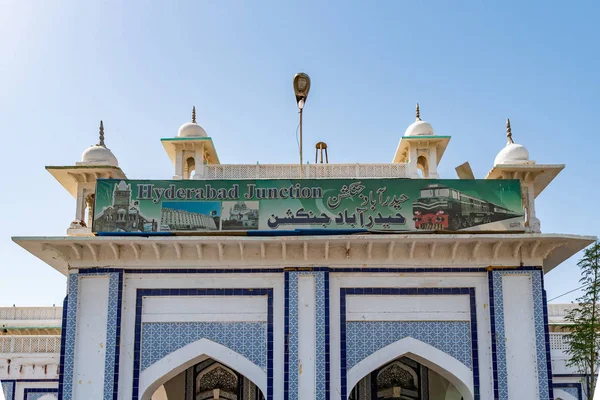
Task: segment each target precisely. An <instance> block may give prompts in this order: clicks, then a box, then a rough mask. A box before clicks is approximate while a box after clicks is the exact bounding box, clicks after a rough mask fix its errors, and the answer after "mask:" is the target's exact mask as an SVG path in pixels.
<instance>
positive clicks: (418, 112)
mask: <svg viewBox="0 0 600 400" xmlns="http://www.w3.org/2000/svg"><path fill="white" fill-rule="evenodd" d="M416 114H417V121H420V120H421V111H420V110H419V103H417V111H416Z"/></svg>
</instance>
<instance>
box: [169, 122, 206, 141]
mask: <svg viewBox="0 0 600 400" xmlns="http://www.w3.org/2000/svg"><path fill="white" fill-rule="evenodd" d="M177 136H179V137H207V136H208V135H207V134H206V131H205V130H204V128H202V127H201V126H200V125H198V124H197V123H195V122H186V123H185V124H183V125H181V127H180V128H179V133H178V134H177Z"/></svg>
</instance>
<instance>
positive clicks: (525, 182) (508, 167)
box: [486, 119, 565, 232]
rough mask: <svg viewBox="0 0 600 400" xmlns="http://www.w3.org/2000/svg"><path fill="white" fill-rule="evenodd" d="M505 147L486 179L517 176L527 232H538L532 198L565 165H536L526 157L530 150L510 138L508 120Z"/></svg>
mask: <svg viewBox="0 0 600 400" xmlns="http://www.w3.org/2000/svg"><path fill="white" fill-rule="evenodd" d="M506 139H507V140H506V146H505V147H504V148H503V149H502V150H500V152H499V153H498V155H497V156H496V158H495V159H494V168H492V170H491V171H490V172H488V174H487V176H486V179H519V180H520V181H521V193H522V197H523V206H524V207H525V211H526V213H527V215H526V218H525V228H526V230H527V231H529V232H540V231H541V224H540V220H539V219H538V218H537V217H536V215H535V198H536V197H537V196H538V195H539V194H540V193H541V192H542V191H543V190H544V189H545V188H546V186H548V184H549V183H550V182H552V180H553V179H554V178H555V177H556V176H557V175H558V174H559V173H560V171H562V169H563V168H564V167H565V166H564V164H556V165H547V164H543V165H542V164H536V162H535V161H533V160H530V159H529V151H527V149H526V148H525V146H522V145H520V144H517V143H515V141H514V140H513V134H512V128H511V125H510V119H507V120H506Z"/></svg>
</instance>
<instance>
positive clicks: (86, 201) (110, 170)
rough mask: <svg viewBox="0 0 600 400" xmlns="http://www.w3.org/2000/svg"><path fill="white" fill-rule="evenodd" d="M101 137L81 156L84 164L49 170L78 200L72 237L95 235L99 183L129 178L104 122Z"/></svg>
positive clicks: (50, 168)
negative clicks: (107, 136)
mask: <svg viewBox="0 0 600 400" xmlns="http://www.w3.org/2000/svg"><path fill="white" fill-rule="evenodd" d="M98 136H99V137H98V143H97V144H95V145H93V146H90V147H88V148H87V149H86V150H85V151H84V152H83V154H82V155H81V161H78V162H76V163H75V165H74V166H49V167H46V169H47V170H48V172H50V173H51V174H52V176H54V178H56V180H57V181H58V182H60V184H61V185H62V186H63V187H64V188H65V189H67V191H68V192H69V193H71V195H72V196H73V197H75V199H76V200H77V203H76V207H75V219H74V220H73V221H72V222H71V224H70V226H69V229H68V230H67V234H69V235H91V226H92V221H93V216H94V200H95V193H96V180H97V179H99V178H119V179H125V178H126V176H125V174H124V173H123V171H122V170H121V169H120V168H119V162H118V161H117V157H115V155H114V154H113V153H112V152H111V151H110V150H109V149H108V148H107V147H106V144H105V142H104V123H103V122H102V121H100V129H99V135H98ZM86 214H87V215H86Z"/></svg>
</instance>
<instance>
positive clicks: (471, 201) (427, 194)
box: [413, 184, 523, 231]
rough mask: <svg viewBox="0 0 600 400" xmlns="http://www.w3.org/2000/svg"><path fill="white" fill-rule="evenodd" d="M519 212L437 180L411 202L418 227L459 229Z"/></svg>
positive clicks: (515, 216) (517, 215)
mask: <svg viewBox="0 0 600 400" xmlns="http://www.w3.org/2000/svg"><path fill="white" fill-rule="evenodd" d="M522 216H523V214H521V213H519V212H515V211H514V210H511V209H509V208H506V207H503V206H499V205H497V204H494V203H491V202H489V201H486V200H482V199H479V198H477V197H473V196H472V195H469V194H466V193H463V192H461V191H460V190H456V189H452V188H450V187H448V186H443V185H439V184H431V185H428V186H426V187H424V188H423V189H421V193H420V197H419V198H418V199H417V200H415V201H414V202H413V220H414V221H415V229H418V230H449V231H458V230H461V229H466V228H470V227H473V226H476V225H482V224H488V223H490V222H496V221H502V220H506V219H510V218H517V217H522Z"/></svg>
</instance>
